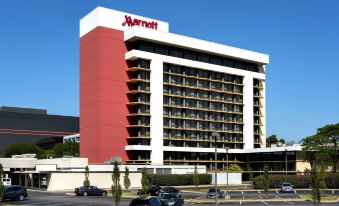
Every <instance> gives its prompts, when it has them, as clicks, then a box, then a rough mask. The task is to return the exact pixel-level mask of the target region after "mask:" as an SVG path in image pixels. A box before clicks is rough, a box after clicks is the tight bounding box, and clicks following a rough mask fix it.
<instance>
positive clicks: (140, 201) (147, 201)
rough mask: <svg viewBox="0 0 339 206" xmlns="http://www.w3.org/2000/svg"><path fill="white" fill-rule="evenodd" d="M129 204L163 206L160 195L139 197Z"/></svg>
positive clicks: (131, 205)
mask: <svg viewBox="0 0 339 206" xmlns="http://www.w3.org/2000/svg"><path fill="white" fill-rule="evenodd" d="M129 206H162V203H161V201H160V198H159V197H139V198H135V199H133V200H132V201H131V203H129Z"/></svg>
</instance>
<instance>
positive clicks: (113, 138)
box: [80, 27, 128, 163]
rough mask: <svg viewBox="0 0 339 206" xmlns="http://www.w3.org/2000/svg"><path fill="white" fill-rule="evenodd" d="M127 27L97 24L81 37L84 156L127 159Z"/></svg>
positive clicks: (97, 160)
mask: <svg viewBox="0 0 339 206" xmlns="http://www.w3.org/2000/svg"><path fill="white" fill-rule="evenodd" d="M126 51H127V48H126V45H125V42H124V33H123V31H118V30H114V29H109V28H104V27H97V28H95V29H93V30H92V31H90V32H89V33H87V34H86V35H84V36H82V37H81V38H80V156H81V157H87V158H88V160H89V162H90V163H102V162H104V161H106V160H110V159H111V157H113V156H120V157H122V159H123V161H124V162H125V161H126V160H127V154H126V151H125V145H127V140H126V137H127V136H128V131H127V128H126V126H127V124H128V121H127V114H128V110H127V106H126V103H127V102H128V99H127V95H126V92H128V87H127V84H126V80H127V79H128V76H127V72H126V70H127V68H128V67H127V63H126V61H125V53H126Z"/></svg>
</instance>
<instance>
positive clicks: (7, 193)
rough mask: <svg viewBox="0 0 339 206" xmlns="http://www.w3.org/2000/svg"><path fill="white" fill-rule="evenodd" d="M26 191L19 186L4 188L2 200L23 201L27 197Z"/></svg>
mask: <svg viewBox="0 0 339 206" xmlns="http://www.w3.org/2000/svg"><path fill="white" fill-rule="evenodd" d="M27 196H28V195H27V190H26V188H25V187H23V186H21V185H10V186H4V196H3V197H2V199H1V201H3V200H20V201H23V200H24V199H25V198H26V197H27Z"/></svg>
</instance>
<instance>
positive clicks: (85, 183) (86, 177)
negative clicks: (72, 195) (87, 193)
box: [83, 166, 91, 187]
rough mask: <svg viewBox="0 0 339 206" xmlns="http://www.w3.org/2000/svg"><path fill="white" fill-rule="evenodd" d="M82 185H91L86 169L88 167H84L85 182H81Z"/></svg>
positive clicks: (87, 169)
mask: <svg viewBox="0 0 339 206" xmlns="http://www.w3.org/2000/svg"><path fill="white" fill-rule="evenodd" d="M83 185H84V186H85V187H89V186H90V185H91V182H90V181H89V168H88V166H86V167H85V180H84V182H83Z"/></svg>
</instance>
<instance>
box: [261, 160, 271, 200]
mask: <svg viewBox="0 0 339 206" xmlns="http://www.w3.org/2000/svg"><path fill="white" fill-rule="evenodd" d="M268 170H269V169H268V165H265V166H264V180H263V189H264V192H265V194H266V195H267V193H268V189H269V186H270V179H269V178H270V174H269V171H268Z"/></svg>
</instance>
